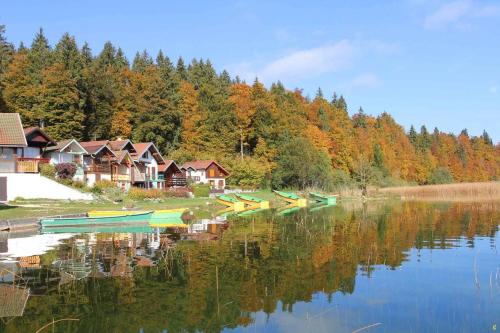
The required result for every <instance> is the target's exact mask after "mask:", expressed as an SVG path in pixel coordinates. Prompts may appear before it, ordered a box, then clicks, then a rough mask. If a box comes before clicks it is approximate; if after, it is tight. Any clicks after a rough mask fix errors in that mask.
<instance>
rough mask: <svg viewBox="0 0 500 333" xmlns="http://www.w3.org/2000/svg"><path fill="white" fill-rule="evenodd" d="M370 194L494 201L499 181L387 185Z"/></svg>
mask: <svg viewBox="0 0 500 333" xmlns="http://www.w3.org/2000/svg"><path fill="white" fill-rule="evenodd" d="M371 194H385V195H396V196H400V197H401V199H402V200H433V201H495V200H500V182H480V183H457V184H443V185H422V186H401V187H387V188H381V189H378V190H375V191H373V192H372V193H371Z"/></svg>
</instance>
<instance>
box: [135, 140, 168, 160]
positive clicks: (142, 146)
mask: <svg viewBox="0 0 500 333" xmlns="http://www.w3.org/2000/svg"><path fill="white" fill-rule="evenodd" d="M133 145H134V148H135V151H136V153H134V154H132V157H133V158H134V160H135V161H137V160H138V159H140V158H141V157H142V155H144V153H145V152H146V150H148V149H150V148H154V150H155V152H153V154H152V155H153V157H154V159H155V160H156V161H157V162H158V164H160V163H163V162H164V161H165V160H164V159H163V156H161V154H160V151H159V150H158V148H156V146H155V145H154V143H152V142H139V143H134V144H133Z"/></svg>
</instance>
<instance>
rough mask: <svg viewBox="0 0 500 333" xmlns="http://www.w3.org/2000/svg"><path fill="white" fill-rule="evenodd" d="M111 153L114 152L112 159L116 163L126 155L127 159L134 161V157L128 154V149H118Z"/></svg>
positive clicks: (120, 161)
mask: <svg viewBox="0 0 500 333" xmlns="http://www.w3.org/2000/svg"><path fill="white" fill-rule="evenodd" d="M113 153H114V154H115V156H116V157H115V158H114V161H115V162H117V163H122V162H123V160H124V159H125V158H126V157H127V156H128V159H129V160H130V162H131V163H134V159H133V158H132V156H131V155H130V153H129V152H128V150H120V151H113Z"/></svg>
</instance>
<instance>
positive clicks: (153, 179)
mask: <svg viewBox="0 0 500 333" xmlns="http://www.w3.org/2000/svg"><path fill="white" fill-rule="evenodd" d="M133 146H134V148H135V150H136V152H135V153H133V154H131V155H132V158H133V159H134V162H135V165H136V166H137V168H138V171H139V172H138V174H137V177H135V178H134V183H135V185H136V186H139V187H144V188H164V187H165V180H164V179H160V178H159V174H158V167H159V166H160V165H164V164H165V160H164V159H163V157H162V156H161V154H160V152H159V151H158V148H156V146H155V145H154V143H152V142H140V143H134V144H133Z"/></svg>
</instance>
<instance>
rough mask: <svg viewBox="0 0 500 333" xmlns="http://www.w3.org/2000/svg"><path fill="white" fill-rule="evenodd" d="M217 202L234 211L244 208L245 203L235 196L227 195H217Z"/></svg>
mask: <svg viewBox="0 0 500 333" xmlns="http://www.w3.org/2000/svg"><path fill="white" fill-rule="evenodd" d="M217 202H218V203H220V204H223V205H224V206H227V207H231V208H233V210H234V211H235V212H241V211H244V210H245V203H244V202H243V201H239V200H238V199H236V198H233V197H230V196H229V195H225V194H223V195H219V196H218V197H217Z"/></svg>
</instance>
